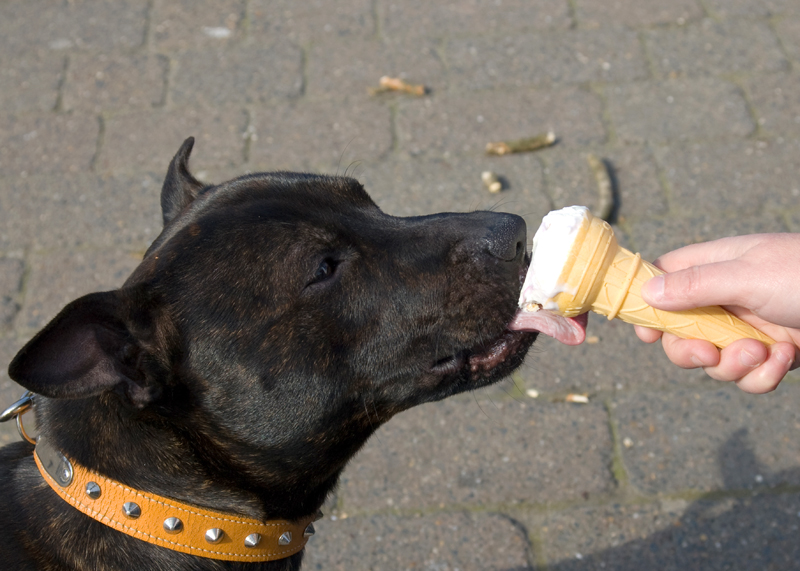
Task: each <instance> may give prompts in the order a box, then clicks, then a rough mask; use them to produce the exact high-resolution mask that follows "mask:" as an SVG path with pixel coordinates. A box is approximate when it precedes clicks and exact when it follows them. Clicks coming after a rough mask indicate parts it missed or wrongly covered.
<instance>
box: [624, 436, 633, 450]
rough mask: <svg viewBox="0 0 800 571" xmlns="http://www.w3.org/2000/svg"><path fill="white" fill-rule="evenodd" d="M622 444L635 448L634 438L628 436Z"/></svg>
mask: <svg viewBox="0 0 800 571" xmlns="http://www.w3.org/2000/svg"><path fill="white" fill-rule="evenodd" d="M622 445H623V446H624V447H625V448H633V440H631V439H630V438H628V437H627V436H626V437H625V438H623V439H622Z"/></svg>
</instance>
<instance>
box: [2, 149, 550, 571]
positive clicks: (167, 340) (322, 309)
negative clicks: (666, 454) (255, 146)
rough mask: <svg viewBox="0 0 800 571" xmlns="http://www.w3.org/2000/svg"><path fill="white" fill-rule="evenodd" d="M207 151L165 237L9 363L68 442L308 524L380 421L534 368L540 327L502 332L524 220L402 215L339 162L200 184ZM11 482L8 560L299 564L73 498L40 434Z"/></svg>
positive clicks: (173, 483)
mask: <svg viewBox="0 0 800 571" xmlns="http://www.w3.org/2000/svg"><path fill="white" fill-rule="evenodd" d="M192 145H193V139H188V140H187V141H186V142H185V143H184V144H183V146H182V147H181V149H180V150H179V151H178V153H177V155H176V156H175V158H174V159H173V160H172V162H171V164H170V167H169V171H168V173H167V177H166V180H165V182H164V187H163V190H162V196H161V205H162V210H163V217H164V230H163V232H162V233H161V235H160V236H159V237H158V238H157V239H156V240H155V242H154V243H153V244H152V246H151V247H150V249H149V250H148V251H147V253H146V254H145V257H144V260H143V261H142V263H141V265H140V266H139V267H138V268H137V269H136V271H135V272H134V273H133V274H132V275H131V276H130V278H129V279H128V280H127V281H126V283H125V285H124V286H123V287H122V288H121V289H119V290H116V291H110V292H104V293H94V294H90V295H87V296H85V297H82V298H80V299H78V300H76V301H74V302H72V303H71V304H69V305H68V306H67V307H66V308H64V310H63V311H62V312H61V313H60V314H59V315H58V316H57V317H56V318H55V319H54V320H53V321H52V322H51V323H50V324H48V325H47V326H46V327H45V328H44V329H43V330H42V331H41V332H40V333H39V334H37V335H36V336H35V337H34V338H33V339H32V340H31V341H30V342H29V343H28V344H27V345H26V346H25V347H24V348H23V349H22V351H20V353H19V354H18V355H17V356H16V357H15V359H14V360H13V361H12V363H11V365H10V368H9V374H10V376H11V378H13V379H14V380H15V381H17V382H18V383H20V384H21V385H23V386H24V387H26V388H28V389H29V390H31V391H33V392H34V393H36V395H38V396H37V397H36V401H35V402H36V406H35V410H36V417H37V425H38V427H39V431H40V434H41V438H42V439H46V440H47V441H48V442H49V443H50V444H51V445H52V447H53V448H55V449H57V450H60V451H61V452H63V454H64V455H65V456H66V457H68V458H71V459H73V460H74V461H76V462H78V463H79V464H81V465H83V466H85V467H87V468H89V469H92V470H94V471H96V472H98V473H100V474H103V475H105V476H108V477H109V478H112V479H114V480H117V481H119V482H122V483H123V484H125V485H126V486H131V487H133V488H138V489H139V490H145V491H148V492H153V493H155V494H159V495H161V496H165V497H167V498H172V499H174V500H177V501H181V502H185V503H188V504H192V505H194V506H199V507H204V508H208V509H212V510H217V511H221V512H226V513H230V514H239V515H241V516H246V517H249V518H254V519H258V520H271V519H285V520H290V521H295V520H301V519H303V518H308V517H309V516H313V514H315V513H316V512H317V511H318V510H319V508H320V506H322V504H323V502H324V500H325V498H326V496H327V494H328V493H329V492H330V491H331V490H332V489H333V488H334V486H335V485H336V482H337V479H338V477H339V475H340V473H341V472H342V470H343V468H344V467H345V464H346V463H347V462H348V460H349V459H350V458H352V456H353V455H354V454H355V453H356V452H357V451H358V449H359V447H361V446H362V445H363V444H364V442H365V441H366V440H367V439H368V438H369V436H370V435H371V434H372V433H373V432H374V431H375V430H376V429H377V428H378V426H379V424H380V423H383V422H385V421H387V420H388V419H389V418H391V417H392V416H393V415H395V414H397V413H398V412H401V411H403V410H405V409H408V408H410V407H413V406H416V405H418V404H421V403H425V402H429V401H435V400H439V399H443V398H445V397H448V396H450V395H453V394H456V393H460V392H463V391H468V390H472V389H476V388H478V387H482V386H485V385H489V384H491V383H494V382H496V381H498V380H499V379H501V378H503V377H504V376H506V375H508V374H509V373H510V372H511V371H513V370H514V369H515V368H516V367H518V366H519V365H520V364H521V363H522V360H523V358H524V356H525V354H526V352H527V350H528V348H529V347H530V345H531V343H533V340H534V338H535V336H536V334H535V333H526V332H516V331H513V332H512V331H510V330H508V328H507V325H508V323H509V322H510V321H511V319H512V318H513V316H514V314H515V311H516V306H517V298H518V295H519V291H520V286H521V277H522V276H524V272H525V268H526V263H527V261H526V251H525V250H526V249H525V223H524V222H523V221H522V219H521V218H519V217H517V216H513V215H508V214H499V213H490V212H473V213H468V214H436V215H431V216H422V217H413V218H396V217H393V216H389V215H386V214H384V213H383V212H381V211H380V210H379V209H378V207H377V206H376V205H375V204H374V203H373V202H372V200H371V199H370V198H369V196H368V195H367V193H366V192H365V191H364V189H363V187H362V186H361V185H360V184H359V183H358V182H356V181H355V180H353V179H350V178H343V177H329V176H318V175H309V174H296V173H282V172H280V173H267V174H255V175H247V176H243V177H240V178H237V179H235V180H232V181H230V182H226V183H224V184H220V185H217V186H203V185H202V184H200V183H199V182H198V181H197V180H196V179H195V178H194V177H193V176H192V175H191V174H190V173H189V171H188V169H187V162H188V159H189V154H190V152H191V149H192ZM37 450H38V449H37ZM0 483H1V484H2V492H0V531H2V533H0V553H1V554H2V557H3V559H2V564H0V566H2V567H3V568H4V569H13V570H15V571H23V570H33V569H47V570H53V571H55V570H67V569H69V570H87V571H89V570H91V571H100V570H106V569H109V570H110V569H115V570H120V569H136V570H148V571H149V570H170V571H175V570H180V569H193V570H198V569H199V570H202V569H248V570H254V569H282V570H290V569H292V570H294V569H298V568H299V567H300V561H301V558H302V551H300V552H298V553H296V554H294V555H291V556H289V557H286V558H283V559H280V560H277V561H271V562H267V563H238V562H225V561H218V560H215V559H208V558H204V557H197V556H195V555H187V554H184V553H179V552H177V551H172V550H170V549H165V548H163V547H159V546H157V545H152V544H150V543H146V542H145V541H141V540H139V539H136V538H134V537H130V536H128V535H125V534H123V533H120V532H118V531H116V530H114V529H111V528H110V527H107V526H106V525H104V524H102V523H99V522H97V521H95V520H94V519H90V518H89V517H87V516H86V515H84V514H82V513H80V512H78V511H77V510H76V509H74V508H73V507H71V506H70V505H68V504H67V502H65V501H64V500H63V499H61V498H60V497H58V496H57V495H56V493H55V492H54V491H53V489H51V487H50V486H48V484H47V483H46V482H45V480H44V479H43V477H42V475H41V474H40V473H39V470H38V469H37V467H36V465H35V464H34V459H33V456H32V446H31V445H29V444H27V443H24V442H20V443H17V444H13V445H10V446H7V447H5V448H4V449H3V450H2V452H0ZM87 493H88V490H87Z"/></svg>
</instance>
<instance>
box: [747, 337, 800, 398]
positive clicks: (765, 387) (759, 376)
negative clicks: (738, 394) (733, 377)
mask: <svg viewBox="0 0 800 571" xmlns="http://www.w3.org/2000/svg"><path fill="white" fill-rule="evenodd" d="M794 357H795V349H794V346H793V345H792V344H791V343H776V344H775V345H771V346H770V347H769V348H768V356H767V359H766V361H764V363H763V364H762V365H761V366H759V367H757V368H756V369H754V370H753V371H751V372H750V373H748V374H747V375H745V376H744V377H742V378H741V379H740V380H738V381H736V384H737V386H738V387H739V388H740V389H742V390H743V391H745V392H747V393H754V394H763V393H768V392H770V391H774V390H775V389H776V388H777V387H778V384H780V382H781V381H782V380H783V377H784V376H786V373H788V372H789V371H790V370H791V369H792V366H793V363H794Z"/></svg>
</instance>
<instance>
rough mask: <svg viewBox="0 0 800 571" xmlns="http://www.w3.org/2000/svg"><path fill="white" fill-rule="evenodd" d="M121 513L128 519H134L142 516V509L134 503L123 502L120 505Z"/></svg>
mask: <svg viewBox="0 0 800 571" xmlns="http://www.w3.org/2000/svg"><path fill="white" fill-rule="evenodd" d="M122 513H124V514H125V517H127V518H129V519H136V518H138V517H139V516H140V515H142V508H140V507H139V504H137V503H136V502H125V503H124V504H122Z"/></svg>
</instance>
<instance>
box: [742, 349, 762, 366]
mask: <svg viewBox="0 0 800 571" xmlns="http://www.w3.org/2000/svg"><path fill="white" fill-rule="evenodd" d="M739 362H740V363H741V364H742V365H743V366H745V367H749V368H750V369H755V368H756V367H758V366H759V365H760V364H761V361H759V360H758V359H756V357H755V356H754V355H752V354H751V353H748V352H747V351H742V352H741V353H739Z"/></svg>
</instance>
